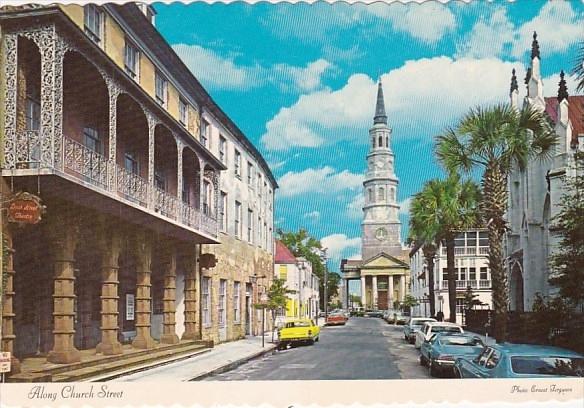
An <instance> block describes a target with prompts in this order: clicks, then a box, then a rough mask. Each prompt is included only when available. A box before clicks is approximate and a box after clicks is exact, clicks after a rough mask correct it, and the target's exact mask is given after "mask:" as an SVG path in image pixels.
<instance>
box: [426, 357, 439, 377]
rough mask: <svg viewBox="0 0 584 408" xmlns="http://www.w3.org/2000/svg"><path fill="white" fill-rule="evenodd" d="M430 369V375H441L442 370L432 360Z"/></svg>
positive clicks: (429, 365)
mask: <svg viewBox="0 0 584 408" xmlns="http://www.w3.org/2000/svg"><path fill="white" fill-rule="evenodd" d="M428 371H429V372H430V377H439V376H440V371H439V370H438V368H437V367H436V365H435V364H434V362H433V361H432V360H430V361H429V362H428Z"/></svg>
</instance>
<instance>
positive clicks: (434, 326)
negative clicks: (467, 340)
mask: <svg viewBox="0 0 584 408" xmlns="http://www.w3.org/2000/svg"><path fill="white" fill-rule="evenodd" d="M436 333H464V330H462V327H461V326H460V325H458V324H456V323H450V322H426V323H424V325H423V326H422V329H421V330H419V331H417V332H416V343H415V346H416V348H417V349H419V348H420V347H422V343H423V342H424V341H425V340H430V338H431V337H432V336H433V335H434V334H436Z"/></svg>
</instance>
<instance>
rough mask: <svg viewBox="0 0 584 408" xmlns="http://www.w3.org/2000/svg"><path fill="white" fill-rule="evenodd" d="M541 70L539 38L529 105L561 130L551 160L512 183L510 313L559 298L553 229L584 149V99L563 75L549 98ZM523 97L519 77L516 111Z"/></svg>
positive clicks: (534, 164)
mask: <svg viewBox="0 0 584 408" xmlns="http://www.w3.org/2000/svg"><path fill="white" fill-rule="evenodd" d="M540 64H541V56H540V49H539V43H538V41H537V34H535V33H534V35H533V43H532V49H531V65H530V67H529V68H528V70H527V76H526V78H525V84H526V85H527V92H526V95H525V97H524V99H523V104H528V105H531V106H534V107H536V108H537V109H539V110H540V111H544V112H546V114H547V115H548V116H549V118H550V119H551V121H552V122H553V124H554V126H555V131H556V133H557V135H558V144H557V146H556V150H555V152H554V154H553V157H552V159H551V160H548V161H541V160H531V161H530V162H529V164H528V166H527V168H526V169H525V170H523V171H521V170H519V169H517V168H516V169H514V171H513V172H512V173H511V175H510V177H509V179H508V191H509V202H508V213H507V221H508V227H509V231H508V233H507V236H506V253H507V272H508V276H507V279H508V287H509V309H510V310H513V311H530V310H531V309H532V306H533V301H534V299H535V297H536V294H537V293H540V294H542V295H543V296H549V295H553V294H554V292H555V288H554V287H553V286H551V285H550V284H549V283H548V278H549V276H550V268H549V259H550V255H551V253H552V252H553V250H554V247H555V246H556V245H557V242H558V238H557V237H555V236H554V234H553V228H551V229H550V226H551V223H552V221H553V217H554V216H555V215H556V214H557V213H558V212H559V207H558V204H559V202H560V199H561V197H562V194H563V181H562V177H563V176H564V175H565V174H567V173H568V174H570V172H571V171H572V168H573V167H572V165H573V160H574V153H575V152H576V151H577V150H578V149H580V150H583V148H584V96H582V95H580V96H569V95H568V90H567V87H566V82H565V80H564V73H563V72H562V73H561V75H560V77H559V78H558V81H559V87H558V94H557V97H551V98H548V97H544V96H543V94H544V84H543V81H542V76H541V70H540ZM519 97H520V96H519V86H518V84H517V78H516V76H515V71H513V76H512V79H511V89H510V98H511V104H512V105H513V106H516V107H519Z"/></svg>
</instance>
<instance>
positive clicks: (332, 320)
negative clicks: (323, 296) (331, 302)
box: [324, 312, 348, 326]
mask: <svg viewBox="0 0 584 408" xmlns="http://www.w3.org/2000/svg"><path fill="white" fill-rule="evenodd" d="M347 320H348V319H347V317H346V316H345V315H344V314H343V313H340V312H339V313H330V314H329V315H328V317H327V318H326V322H325V323H324V324H325V325H326V326H338V325H342V326H344V325H345V324H346V323H347Z"/></svg>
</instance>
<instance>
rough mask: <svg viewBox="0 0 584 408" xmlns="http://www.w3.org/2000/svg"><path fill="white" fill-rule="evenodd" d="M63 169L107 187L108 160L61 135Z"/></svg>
mask: <svg viewBox="0 0 584 408" xmlns="http://www.w3.org/2000/svg"><path fill="white" fill-rule="evenodd" d="M63 145H64V151H65V163H64V164H65V169H66V170H69V171H73V172H75V173H77V175H79V176H81V177H80V178H81V179H82V180H84V181H87V182H89V183H90V184H93V185H95V186H97V187H100V188H103V189H104V190H107V189H108V177H107V175H108V167H109V166H108V161H107V159H106V158H105V157H104V156H102V155H101V154H99V153H97V152H95V151H93V150H91V149H88V148H87V147H85V146H84V145H82V144H81V143H79V142H76V141H75V140H72V139H69V138H68V137H63Z"/></svg>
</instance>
